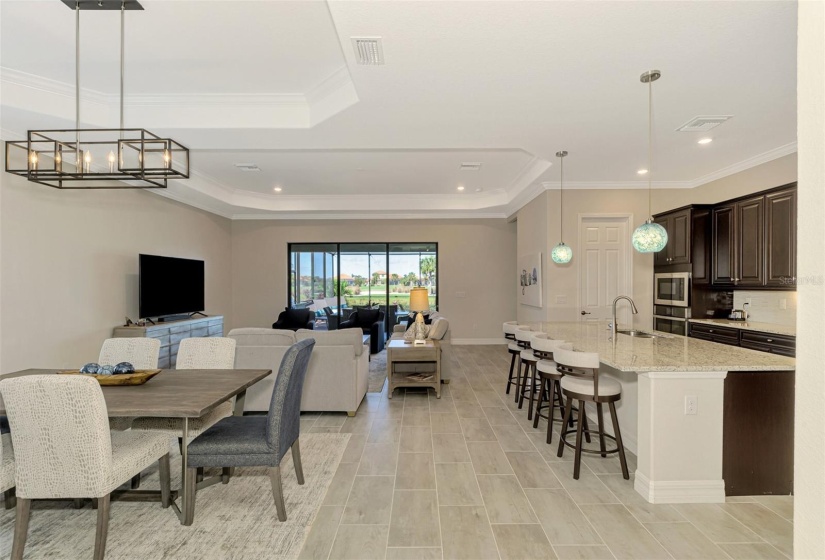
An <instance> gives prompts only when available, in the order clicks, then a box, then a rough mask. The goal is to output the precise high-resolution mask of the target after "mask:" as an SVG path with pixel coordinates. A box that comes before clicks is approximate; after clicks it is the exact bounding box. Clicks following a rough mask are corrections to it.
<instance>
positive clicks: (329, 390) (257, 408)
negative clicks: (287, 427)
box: [227, 328, 369, 416]
mask: <svg viewBox="0 0 825 560" xmlns="http://www.w3.org/2000/svg"><path fill="white" fill-rule="evenodd" d="M227 336H229V338H233V339H235V341H236V343H237V346H236V348H235V367H236V368H238V369H258V368H266V369H271V370H272V371H273V373H272V374H271V375H269V376H267V377H265V378H264V379H262V380H261V381H259V382H258V383H256V384H255V385H253V386H251V387H250V388H249V389H247V392H246V401H245V403H244V411H245V412H266V411H267V410H269V402H270V399H271V398H272V390H273V388H274V386H275V377H276V375H277V371H278V367H279V366H280V364H281V359H282V358H283V357H284V353H285V352H286V350H287V348H289V347H290V346H292V345H293V344H295V342H297V341H299V340H304V339H307V338H314V339H315V348H314V349H313V351H312V357H311V358H310V360H309V366H308V368H307V373H306V379H305V380H304V392H303V395H302V397H301V410H302V411H304V412H310V411H312V412H319V411H324V412H346V413H347V414H349V415H350V416H355V411H356V410H358V406H359V405H360V404H361V400H362V399H363V398H364V395H366V394H367V386H368V382H369V363H368V359H369V348H367V347H366V346H365V345H364V344H363V343H362V340H363V335H362V334H361V329H339V330H336V331H313V330H309V329H299V330H298V331H296V332H293V331H291V330H277V329H266V328H241V329H232V330H231V331H229V334H228V335H227Z"/></svg>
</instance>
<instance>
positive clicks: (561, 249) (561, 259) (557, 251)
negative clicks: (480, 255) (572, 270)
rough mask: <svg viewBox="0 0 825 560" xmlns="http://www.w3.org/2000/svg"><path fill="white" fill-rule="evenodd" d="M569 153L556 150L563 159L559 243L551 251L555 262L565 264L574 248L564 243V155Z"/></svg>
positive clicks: (557, 154)
mask: <svg viewBox="0 0 825 560" xmlns="http://www.w3.org/2000/svg"><path fill="white" fill-rule="evenodd" d="M566 155H567V150H562V151H560V152H556V157H557V158H559V159H560V160H561V189H560V190H559V244H558V245H556V246H555V247H553V252H552V253H550V258H551V259H553V262H554V263H557V264H565V263H569V262H570V259H572V258H573V249H571V248H570V247H568V246H567V245H565V244H564V241H562V239H563V238H564V237H563V235H564V228H562V223H563V221H562V220H563V219H564V208H563V206H564V156H566Z"/></svg>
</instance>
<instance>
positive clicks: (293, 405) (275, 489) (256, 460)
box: [185, 338, 315, 521]
mask: <svg viewBox="0 0 825 560" xmlns="http://www.w3.org/2000/svg"><path fill="white" fill-rule="evenodd" d="M313 346H315V340H314V339H311V338H308V339H305V340H302V341H300V342H297V343H295V344H293V345H292V346H290V347H289V349H287V351H286V353H285V354H284V357H283V359H282V360H281V366H280V367H279V368H278V377H277V378H276V379H275V388H274V389H273V391H272V400H271V401H270V403H269V413H268V414H267V415H266V416H229V417H228V418H224V419H222V420H221V421H219V422H218V423H217V424H215V425H214V426H212V427H211V428H209V429H208V430H206V431H205V432H203V433H202V434H201V435H199V436H198V437H196V438H195V439H194V440H193V441H192V443H190V444H189V448H188V449H189V462H188V468H189V473H188V474H189V476H187V477H186V480H187V485H188V487H187V488H186V491H187V492H189V495H190V496H191V497H192V498H191V499H190V500H189V502H188V504H187V507H188V508H190V509H189V511H187V512H185V515H186V516H187V517H189V519H194V508H195V497H196V490H197V485H196V483H195V478H196V471H197V469H198V468H202V467H269V480H270V483H271V485H272V497H273V499H274V501H275V508H276V509H277V511H278V519H279V520H280V521H286V506H285V504H284V493H283V488H282V486H281V459H283V457H284V455H286V452H287V451H289V450H290V449H292V462H293V463H294V465H295V476H296V478H297V479H298V484H303V483H304V472H303V468H302V466H301V450H300V446H299V444H298V437H299V435H300V415H301V393H302V392H303V389H304V377H305V376H306V371H307V365H308V364H309V358H310V355H311V354H312V348H313Z"/></svg>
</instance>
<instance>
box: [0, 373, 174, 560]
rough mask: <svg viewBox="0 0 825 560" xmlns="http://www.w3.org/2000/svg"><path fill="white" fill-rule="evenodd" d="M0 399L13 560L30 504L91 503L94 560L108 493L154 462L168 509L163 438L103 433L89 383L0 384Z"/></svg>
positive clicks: (102, 409)
mask: <svg viewBox="0 0 825 560" xmlns="http://www.w3.org/2000/svg"><path fill="white" fill-rule="evenodd" d="M0 393H2V395H3V400H4V401H5V404H6V411H7V413H8V416H9V423H10V424H11V439H12V444H13V445H14V460H15V469H14V482H15V486H16V491H17V506H16V518H15V525H14V542H13V545H12V552H11V558H12V559H13V560H19V559H22V558H23V549H24V548H25V546H26V536H27V534H28V528H29V517H30V512H31V502H32V500H50V499H65V498H77V497H86V498H93V499H97V531H96V533H95V548H94V558H95V559H102V558H103V557H104V554H105V550H106V536H107V533H108V528H109V505H110V496H111V493H112V491H113V490H115V489H116V488H117V487H118V486H120V485H121V484H123V483H125V482H128V481H129V479H131V478H132V476H133V475H134V474H135V473H136V472H140V471H141V470H143V469H145V468H147V467H148V466H149V465H151V464H152V463H154V462H155V461H158V462H159V465H160V487H161V505H162V506H163V507H169V503H170V481H169V438H168V437H166V436H165V435H163V434H155V433H151V432H135V431H124V432H118V431H110V430H109V424H108V417H107V410H106V401H105V400H104V398H103V391H102V390H101V389H100V385H99V384H98V382H97V381H96V380H95V379H93V378H91V377H85V376H82V375H54V374H52V375H27V376H22V377H14V378H11V379H3V380H2V381H0ZM4 456H5V453H4Z"/></svg>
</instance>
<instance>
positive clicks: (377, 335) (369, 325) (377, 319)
mask: <svg viewBox="0 0 825 560" xmlns="http://www.w3.org/2000/svg"><path fill="white" fill-rule="evenodd" d="M338 328H339V329H351V328H359V329H361V331H362V332H363V333H364V334H368V335H370V354H377V353H378V352H380V351H381V350H383V349H384V338H385V337H384V332H385V331H384V312H383V311H380V310H378V309H359V310H358V311H353V312H352V315H350V316H349V319H347V320H346V321H341V323H340V324H339V325H338Z"/></svg>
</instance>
